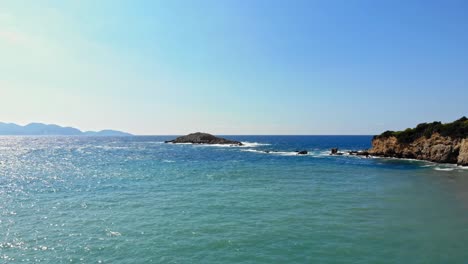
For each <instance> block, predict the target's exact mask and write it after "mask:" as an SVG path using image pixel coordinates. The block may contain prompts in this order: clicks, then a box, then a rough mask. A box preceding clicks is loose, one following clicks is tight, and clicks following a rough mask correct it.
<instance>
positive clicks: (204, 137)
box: [165, 132, 242, 146]
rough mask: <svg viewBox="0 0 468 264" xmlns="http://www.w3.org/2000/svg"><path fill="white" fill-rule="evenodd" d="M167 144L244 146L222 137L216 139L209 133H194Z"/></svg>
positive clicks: (169, 141)
mask: <svg viewBox="0 0 468 264" xmlns="http://www.w3.org/2000/svg"><path fill="white" fill-rule="evenodd" d="M165 143H175V144H177V143H192V144H209V145H213V144H222V145H233V146H242V142H240V141H235V140H229V139H225V138H221V137H216V136H213V135H211V134H208V133H201V132H197V133H192V134H188V135H186V136H181V137H178V138H176V139H173V140H168V141H165Z"/></svg>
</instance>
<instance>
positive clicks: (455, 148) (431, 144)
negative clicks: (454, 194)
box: [369, 117, 468, 166]
mask: <svg viewBox="0 0 468 264" xmlns="http://www.w3.org/2000/svg"><path fill="white" fill-rule="evenodd" d="M467 138H468V119H467V118H466V117H463V118H461V119H459V120H457V121H455V122H452V123H447V124H442V123H440V122H433V123H430V124H426V123H424V124H419V125H418V126H417V127H416V128H414V129H407V130H405V131H400V132H393V131H387V132H385V133H383V134H382V135H379V136H376V137H374V139H373V140H372V148H371V149H370V150H369V154H370V155H373V156H382V157H395V158H411V159H419V160H427V161H433V162H439V163H454V164H458V165H463V166H468V139H467Z"/></svg>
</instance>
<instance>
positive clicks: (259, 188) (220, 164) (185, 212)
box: [0, 136, 468, 263]
mask: <svg viewBox="0 0 468 264" xmlns="http://www.w3.org/2000/svg"><path fill="white" fill-rule="evenodd" d="M227 137H229V138H231V139H236V140H241V141H243V142H249V144H247V146H246V147H220V146H199V145H173V144H164V143H162V142H163V141H164V140H167V139H172V138H173V137H171V136H168V137H162V136H138V137H115V138H114V137H102V138H94V137H0V263H23V262H42V263H70V262H72V263H151V262H152V263H468V170H466V169H463V168H457V167H455V166H452V165H439V164H432V163H426V162H421V161H407V160H406V161H405V160H392V159H366V158H358V157H349V156H329V155H328V151H329V149H330V148H332V147H339V148H340V149H343V150H347V149H349V150H351V149H365V148H368V147H370V140H371V137H370V136H227ZM261 150H276V151H279V152H278V153H269V154H267V153H263V152H261ZM295 150H308V151H309V152H310V153H309V155H305V156H298V155H295V153H294V152H293V151H295Z"/></svg>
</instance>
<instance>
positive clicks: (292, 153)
mask: <svg viewBox="0 0 468 264" xmlns="http://www.w3.org/2000/svg"><path fill="white" fill-rule="evenodd" d="M242 151H247V152H255V153H260V154H271V155H279V156H311V155H312V154H311V153H307V154H301V155H299V154H297V152H296V151H268V150H256V149H243V150H242Z"/></svg>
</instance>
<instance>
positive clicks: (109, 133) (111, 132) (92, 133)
mask: <svg viewBox="0 0 468 264" xmlns="http://www.w3.org/2000/svg"><path fill="white" fill-rule="evenodd" d="M84 135H85V136H113V137H121V136H133V135H132V134H130V133H127V132H122V131H117V130H110V129H105V130H101V131H98V132H95V131H86V132H84Z"/></svg>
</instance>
